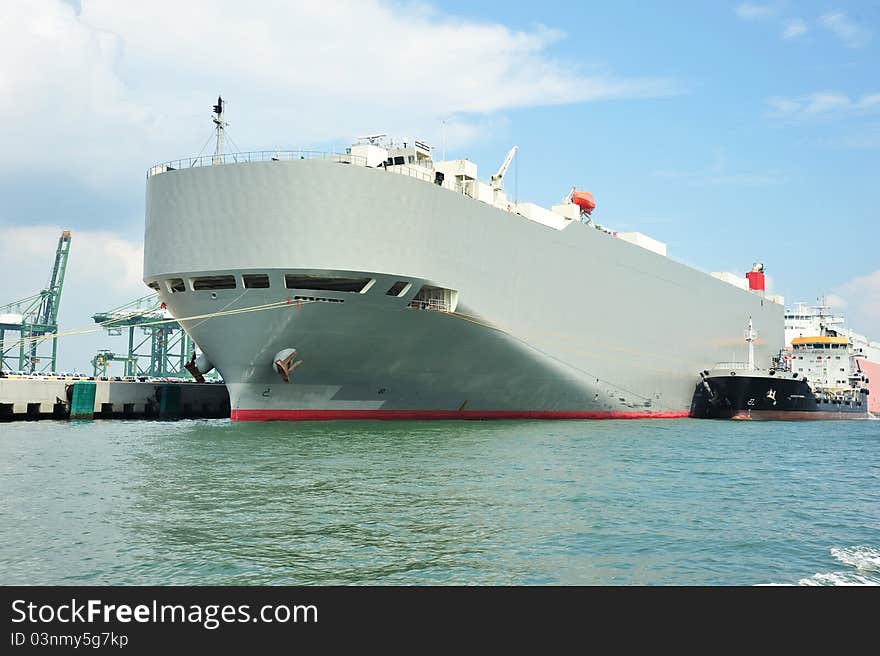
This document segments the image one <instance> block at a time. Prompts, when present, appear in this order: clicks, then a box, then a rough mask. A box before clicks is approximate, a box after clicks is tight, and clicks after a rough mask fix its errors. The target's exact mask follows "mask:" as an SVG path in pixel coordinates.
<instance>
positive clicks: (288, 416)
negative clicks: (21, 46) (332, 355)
mask: <svg viewBox="0 0 880 656" xmlns="http://www.w3.org/2000/svg"><path fill="white" fill-rule="evenodd" d="M231 414H232V420H233V421H333V420H339V419H387V420H399V419H681V418H683V417H687V416H688V413H687V412H573V411H569V410H462V411H458V410H236V409H233V410H232V413H231Z"/></svg>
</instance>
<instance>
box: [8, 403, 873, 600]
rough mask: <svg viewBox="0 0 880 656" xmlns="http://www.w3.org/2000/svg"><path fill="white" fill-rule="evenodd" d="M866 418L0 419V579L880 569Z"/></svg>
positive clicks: (765, 573)
mask: <svg viewBox="0 0 880 656" xmlns="http://www.w3.org/2000/svg"><path fill="white" fill-rule="evenodd" d="M878 490H880V421H842V422H796V423H788V422H770V423H758V422H755V423H746V422H723V421H697V420H675V421H668V420H667V421H658V420H655V421H572V422H568V421H553V422H542V421H532V422H529V421H523V422H517V421H491V422H489V421H487V422H479V421H462V422H458V421H447V422H335V423H234V424H233V423H231V422H229V421H226V420H202V421H180V422H158V421H156V422H153V421H95V422H69V423H68V422H34V423H30V422H19V423H11V424H0V583H3V584H69V585H70V584H75V585H78V584H83V585H85V584H139V585H140V584H233V585H235V584H370V583H379V584H600V585H601V584H685V585H689V584H711V585H717V584H762V583H792V584H796V583H802V584H841V583H844V584H845V583H861V584H877V583H880V499H878Z"/></svg>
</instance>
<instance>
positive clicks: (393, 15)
mask: <svg viewBox="0 0 880 656" xmlns="http://www.w3.org/2000/svg"><path fill="white" fill-rule="evenodd" d="M10 2H11V4H12V6H11V7H5V8H4V17H5V20H4V21H3V22H2V23H0V142H2V143H3V149H2V151H0V172H3V171H4V170H5V171H10V170H12V169H13V168H14V169H18V170H20V169H22V168H26V169H30V170H39V171H42V172H46V171H62V172H64V173H66V174H70V175H74V176H77V177H78V178H80V179H84V180H87V181H89V182H90V183H92V184H93V185H95V186H100V185H105V184H107V183H108V181H111V182H112V181H118V180H120V179H123V180H126V181H128V183H129V184H132V185H134V184H142V179H143V175H144V172H145V170H146V168H147V167H148V166H149V165H150V164H152V163H154V162H155V161H161V160H168V159H174V158H176V157H180V156H186V155H191V154H195V153H194V152H193V151H195V150H197V149H198V148H199V147H200V146H201V145H202V143H204V142H205V140H206V138H207V137H208V136H209V134H210V129H211V126H210V122H209V104H210V103H211V102H213V100H214V98H215V97H216V95H217V93H218V92H220V93H223V95H224V97H225V98H226V99H227V100H228V101H229V105H228V110H229V121H230V123H231V126H230V135H231V136H232V138H233V139H234V140H235V143H236V144H237V145H238V146H239V147H241V148H243V149H246V150H247V149H259V148H273V147H280V146H286V147H297V146H312V145H319V144H321V143H326V142H329V141H333V142H337V143H340V142H341V143H344V142H345V141H347V140H348V139H349V138H350V137H351V136H353V135H355V134H360V133H363V132H369V131H388V132H392V133H393V134H396V135H399V136H415V135H413V134H406V133H401V132H402V131H403V130H409V131H413V132H417V133H418V135H419V136H422V137H424V138H426V139H429V140H434V141H435V142H437V141H439V136H440V127H439V126H440V119H441V118H442V117H444V116H449V115H452V114H457V115H459V117H460V118H459V121H458V128H457V130H458V132H457V133H456V135H451V134H450V136H456V138H460V139H461V140H464V139H475V138H478V137H479V136H481V133H480V131H479V130H478V129H476V128H485V127H486V125H485V123H484V117H487V116H492V115H494V114H495V113H497V112H500V111H504V110H507V109H511V108H516V107H525V106H536V105H552V104H560V103H572V102H586V101H598V100H611V99H620V98H649V97H657V96H663V95H668V94H671V93H675V92H676V86H675V84H673V83H672V82H671V81H670V80H668V79H662V78H641V77H630V78H628V77H621V76H617V75H614V74H612V73H610V72H598V73H590V74H585V73H584V72H583V71H582V70H579V68H578V66H577V65H575V64H572V63H568V62H564V61H561V60H558V59H556V58H554V57H553V56H552V55H551V54H550V53H549V50H550V48H551V47H552V46H553V45H554V44H555V43H556V42H558V41H559V40H560V39H562V38H563V36H564V35H563V34H562V33H561V32H559V31H557V30H553V29H550V28H547V27H542V26H538V27H534V28H532V29H529V30H514V29H511V28H508V27H506V26H505V25H503V24H501V23H497V22H478V21H474V20H465V19H459V18H455V17H452V16H448V15H445V14H442V13H440V12H439V11H437V10H435V9H433V8H431V7H430V6H428V5H424V4H398V3H390V2H383V1H381V0H359V1H356V2H355V1H339V0H336V1H333V0H330V1H327V2H322V3H317V2H305V1H300V2H271V3H261V4H259V5H255V4H254V3H242V2H239V1H237V0H217V1H209V0H187V2H185V3H181V2H179V1H178V0H174V1H172V0H151V2H148V3H120V2H118V1H117V0H82V3H81V5H82V6H81V11H80V12H79V13H77V12H75V11H74V9H73V8H71V6H69V5H68V4H66V3H64V2H61V0H7V4H9V3H10ZM468 126H469V127H468ZM451 132H452V130H451V129H450V133H451ZM482 136H485V135H482Z"/></svg>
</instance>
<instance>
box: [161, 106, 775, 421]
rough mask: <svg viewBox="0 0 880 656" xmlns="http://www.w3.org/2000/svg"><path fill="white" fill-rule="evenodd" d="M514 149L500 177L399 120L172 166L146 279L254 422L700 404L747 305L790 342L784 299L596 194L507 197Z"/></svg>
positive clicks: (654, 410)
mask: <svg viewBox="0 0 880 656" xmlns="http://www.w3.org/2000/svg"><path fill="white" fill-rule="evenodd" d="M218 105H220V107H221V109H222V103H218ZM219 129H220V128H218V130H219ZM515 153H516V150H515V149H512V150H511V152H510V153H509V154H508V156H507V157H506V158H505V160H504V163H503V164H502V166H501V167H500V168H499V169H498V171H497V172H496V173H495V174H494V175H493V176H491V178H490V180H489V181H488V182H483V181H481V180H480V178H479V177H478V175H477V167H476V164H474V163H473V162H470V161H468V160H465V159H455V160H449V161H439V162H435V161H434V160H433V157H432V154H433V150H432V149H431V148H430V146H429V145H428V144H426V143H424V142H421V141H416V140H413V141H406V142H404V143H400V144H397V145H395V144H392V143H391V142H389V141H388V140H387V138H386V137H385V136H384V135H372V136H369V137H365V138H362V139H359V140H358V141H357V143H355V144H353V145H352V146H351V147H350V148H348V149H346V150H345V151H344V152H341V153H337V154H326V153H311V152H304V151H296V152H279V151H265V152H256V153H236V154H217V153H215V154H214V155H211V156H208V157H204V158H190V159H183V160H177V161H175V162H169V163H166V164H162V165H158V166H155V167H153V168H151V169H150V171H149V172H148V177H147V216H146V235H145V259H144V281H145V282H146V283H147V284H148V285H149V286H151V287H152V288H153V289H155V290H156V291H157V292H158V293H159V295H160V296H161V297H162V300H163V301H164V302H165V303H166V304H167V307H168V308H169V309H170V310H171V311H172V312H173V314H174V316H175V317H177V318H178V320H179V321H180V323H181V324H182V325H183V326H184V327H185V328H186V329H187V331H188V332H189V334H190V335H191V336H192V337H193V338H194V339H195V341H196V342H197V344H198V346H199V348H200V349H201V351H202V352H203V353H204V356H205V358H203V359H201V360H200V361H199V363H193V364H194V365H195V364H198V367H199V369H200V370H205V369H208V368H210V367H212V366H214V367H216V368H217V369H219V371H220V372H221V374H222V375H223V378H224V380H225V381H226V383H227V387H228V389H229V392H230V401H231V404H232V417H233V419H239V420H248V419H369V418H378V419H390V418H425V419H434V418H502V417H509V418H609V417H626V418H634V417H683V416H686V415H687V413H688V409H689V405H690V400H691V392H692V390H693V380H692V375H693V374H692V372H693V371H696V370H698V369H699V368H701V367H702V366H703V363H704V362H706V361H707V360H710V361H716V360H718V359H722V358H723V357H725V356H728V354H730V353H731V351H736V350H737V349H741V348H742V346H741V344H740V342H741V340H740V337H739V334H740V330H741V329H740V325H741V321H742V317H743V316H744V315H745V316H752V317H753V318H754V322H755V325H756V326H757V327H758V329H759V330H760V331H761V334H762V339H761V340H760V341H759V343H758V344H757V345H756V348H757V350H758V352H759V356H760V357H763V358H769V357H770V356H771V355H772V354H773V353H776V352H777V351H778V350H779V349H780V348H782V343H783V322H782V314H783V308H782V305H780V304H779V303H778V302H775V300H774V299H770V298H769V297H766V296H765V295H764V293H763V291H760V290H748V289H741V288H739V287H738V286H737V285H733V284H728V283H727V282H725V281H723V280H719V279H718V278H716V277H713V276H711V275H709V274H706V273H703V272H701V271H697V270H695V269H693V268H691V267H688V266H685V265H684V264H681V263H679V262H677V261H675V260H673V259H671V258H669V257H667V256H666V246H665V244H663V243H661V242H658V241H656V240H654V239H652V238H650V237H647V236H646V235H642V234H640V233H622V232H615V231H613V230H611V229H609V228H607V227H604V226H599V225H598V224H597V223H596V222H595V221H594V220H593V214H592V212H593V210H594V209H595V205H596V204H595V200H594V199H593V197H592V195H590V194H589V193H587V192H583V191H578V190H577V189H572V190H571V191H570V192H569V193H568V194H567V195H566V196H565V197H564V198H563V199H562V201H561V202H560V203H558V204H557V205H554V206H552V207H551V208H549V209H547V208H544V207H541V206H539V205H537V204H534V203H528V202H521V201H518V199H516V198H514V199H511V198H509V197H508V195H507V194H506V193H505V191H504V188H503V182H504V178H505V174H506V172H507V170H508V167H509V166H510V163H511V160H512V159H513V157H514V156H515ZM777 300H778V299H777Z"/></svg>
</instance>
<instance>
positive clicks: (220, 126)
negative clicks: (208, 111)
mask: <svg viewBox="0 0 880 656" xmlns="http://www.w3.org/2000/svg"><path fill="white" fill-rule="evenodd" d="M225 104H226V102H225V101H224V100H223V98H222V96H217V104H216V105H214V108H213V109H214V115H213V116H212V117H211V120H213V121H214V129H215V130H216V132H217V140H216V143H215V145H214V159H213V161H212V163H213V164H222V163H223V157H222V155H223V138H224V136H225V130H226V128H227V127H228V126H229V123H227V122H226V121H224V120H223V106H224V105H225Z"/></svg>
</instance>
